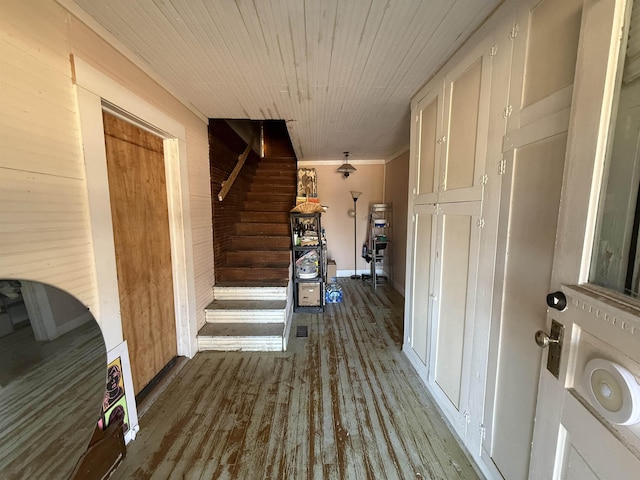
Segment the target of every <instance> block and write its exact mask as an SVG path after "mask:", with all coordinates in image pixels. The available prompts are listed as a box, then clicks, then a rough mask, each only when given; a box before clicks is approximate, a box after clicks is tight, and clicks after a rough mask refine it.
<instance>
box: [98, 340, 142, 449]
mask: <svg viewBox="0 0 640 480" xmlns="http://www.w3.org/2000/svg"><path fill="white" fill-rule="evenodd" d="M118 420H122V423H123V431H124V441H125V443H129V442H130V441H131V440H133V439H135V437H136V433H138V429H139V427H138V414H137V410H136V404H135V397H134V394H133V382H132V381H131V363H130V362H129V350H128V348H127V342H122V343H121V344H120V345H118V346H117V347H115V348H113V349H112V350H110V351H109V352H107V385H106V388H105V392H104V400H103V402H102V418H101V419H100V421H99V422H98V426H99V427H100V428H101V429H102V430H104V429H106V428H107V427H108V426H109V424H110V423H111V422H114V421H118Z"/></svg>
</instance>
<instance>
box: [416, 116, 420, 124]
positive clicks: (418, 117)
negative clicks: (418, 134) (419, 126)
mask: <svg viewBox="0 0 640 480" xmlns="http://www.w3.org/2000/svg"><path fill="white" fill-rule="evenodd" d="M419 120H420V115H416V123H418V121H419Z"/></svg>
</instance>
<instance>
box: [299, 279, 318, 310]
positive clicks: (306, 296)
mask: <svg viewBox="0 0 640 480" xmlns="http://www.w3.org/2000/svg"><path fill="white" fill-rule="evenodd" d="M321 291H322V284H320V283H299V284H298V306H300V307H318V306H320V305H322V304H321V303H320V293H321Z"/></svg>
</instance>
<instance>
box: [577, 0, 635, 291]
mask: <svg viewBox="0 0 640 480" xmlns="http://www.w3.org/2000/svg"><path fill="white" fill-rule="evenodd" d="M638 4H640V2H638V3H635V2H630V3H629V8H632V13H631V21H630V24H631V25H632V26H633V25H634V22H635V23H638V22H640V8H639V7H638ZM631 5H633V7H631ZM626 32H627V35H626V39H627V42H626V47H625V46H624V45H623V47H625V48H624V50H623V52H624V55H623V57H624V58H622V59H621V60H620V62H619V63H620V65H621V66H622V65H624V66H623V68H622V69H621V70H622V71H621V72H620V73H619V74H618V84H617V92H616V96H617V98H616V103H615V104H616V105H617V106H616V107H615V109H614V111H613V112H612V116H611V118H612V121H611V127H610V134H609V145H608V148H607V157H606V160H605V177H604V179H603V190H602V192H601V194H600V205H599V211H598V223H597V230H596V238H595V243H594V248H593V257H592V259H591V271H590V277H589V281H590V282H591V283H594V284H596V285H599V286H601V287H605V288H608V289H611V290H614V291H616V292H619V293H623V294H625V295H630V296H633V297H638V295H639V294H640V238H639V236H638V232H639V228H640V202H639V200H640V197H639V196H638V187H639V186H640V32H638V31H637V28H636V29H633V28H629V27H628V26H627V29H626Z"/></svg>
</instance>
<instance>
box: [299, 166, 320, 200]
mask: <svg viewBox="0 0 640 480" xmlns="http://www.w3.org/2000/svg"><path fill="white" fill-rule="evenodd" d="M297 179H298V189H297V192H296V197H307V198H315V197H317V196H318V181H317V177H316V169H315V168H299V169H298V174H297Z"/></svg>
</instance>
